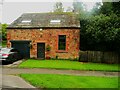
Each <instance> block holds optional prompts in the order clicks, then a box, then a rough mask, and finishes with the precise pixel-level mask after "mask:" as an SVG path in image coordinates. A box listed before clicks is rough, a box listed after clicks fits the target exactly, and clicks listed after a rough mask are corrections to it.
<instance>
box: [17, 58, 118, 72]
mask: <svg viewBox="0 0 120 90" xmlns="http://www.w3.org/2000/svg"><path fill="white" fill-rule="evenodd" d="M18 67H19V68H49V69H69V70H95V71H119V69H118V65H117V64H101V63H82V62H78V61H69V60H33V59H29V60H26V61H24V62H23V63H21V64H20V65H19V66H18Z"/></svg>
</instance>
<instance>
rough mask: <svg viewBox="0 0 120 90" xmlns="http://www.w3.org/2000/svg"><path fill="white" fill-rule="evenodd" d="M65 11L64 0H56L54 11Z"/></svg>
mask: <svg viewBox="0 0 120 90" xmlns="http://www.w3.org/2000/svg"><path fill="white" fill-rule="evenodd" d="M63 11H64V8H63V4H62V2H56V4H55V5H54V12H63Z"/></svg>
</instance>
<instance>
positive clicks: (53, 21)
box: [50, 20, 61, 24]
mask: <svg viewBox="0 0 120 90" xmlns="http://www.w3.org/2000/svg"><path fill="white" fill-rule="evenodd" d="M60 22H61V20H51V21H50V24H60Z"/></svg>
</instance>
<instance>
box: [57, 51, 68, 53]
mask: <svg viewBox="0 0 120 90" xmlns="http://www.w3.org/2000/svg"><path fill="white" fill-rule="evenodd" d="M56 53H68V51H66V50H57V51H56Z"/></svg>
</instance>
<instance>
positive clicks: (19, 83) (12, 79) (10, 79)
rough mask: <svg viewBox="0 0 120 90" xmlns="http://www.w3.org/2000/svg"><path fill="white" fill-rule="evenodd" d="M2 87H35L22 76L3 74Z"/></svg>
mask: <svg viewBox="0 0 120 90" xmlns="http://www.w3.org/2000/svg"><path fill="white" fill-rule="evenodd" d="M2 88H35V87H33V86H32V85H30V84H28V83H27V82H25V81H24V80H23V79H22V78H20V77H18V76H14V75H3V77H2Z"/></svg>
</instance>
